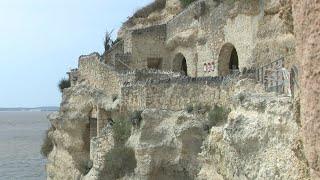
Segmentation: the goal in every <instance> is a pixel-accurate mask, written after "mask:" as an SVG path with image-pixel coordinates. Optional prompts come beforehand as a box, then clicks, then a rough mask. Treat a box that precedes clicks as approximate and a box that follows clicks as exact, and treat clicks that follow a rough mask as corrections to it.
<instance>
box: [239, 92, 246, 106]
mask: <svg viewBox="0 0 320 180" xmlns="http://www.w3.org/2000/svg"><path fill="white" fill-rule="evenodd" d="M245 98H246V97H245V95H243V94H240V96H239V100H240V103H241V104H242V103H243V101H244V99H245Z"/></svg>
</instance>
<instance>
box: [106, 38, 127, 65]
mask: <svg viewBox="0 0 320 180" xmlns="http://www.w3.org/2000/svg"><path fill="white" fill-rule="evenodd" d="M117 54H124V41H119V42H118V43H116V44H115V45H113V46H112V48H111V49H110V50H109V51H107V52H105V55H104V62H105V63H106V64H111V65H115V58H116V55H117Z"/></svg>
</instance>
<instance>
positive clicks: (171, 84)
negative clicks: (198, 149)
mask: <svg viewBox="0 0 320 180" xmlns="http://www.w3.org/2000/svg"><path fill="white" fill-rule="evenodd" d="M245 77H248V76H245ZM250 77H252V76H250ZM241 78H244V77H240V76H226V77H202V78H189V77H177V78H170V79H163V80H155V81H147V82H135V83H132V84H130V83H129V84H128V85H126V86H124V87H122V88H121V97H122V101H123V102H122V104H123V108H125V109H127V110H129V111H133V110H139V109H146V108H150V109H152V108H155V109H168V110H182V109H185V108H186V107H187V106H188V105H199V104H201V105H208V106H211V107H212V106H214V105H216V104H223V105H225V104H226V103H227V102H228V101H230V100H229V99H228V98H229V97H230V94H231V93H233V90H234V85H235V83H236V82H237V81H239V79H241Z"/></svg>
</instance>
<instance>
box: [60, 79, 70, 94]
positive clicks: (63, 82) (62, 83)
mask: <svg viewBox="0 0 320 180" xmlns="http://www.w3.org/2000/svg"><path fill="white" fill-rule="evenodd" d="M58 86H59V89H60V92H62V91H63V89H65V88H69V87H70V86H71V83H70V81H69V79H65V78H63V79H61V80H60V82H59V85H58Z"/></svg>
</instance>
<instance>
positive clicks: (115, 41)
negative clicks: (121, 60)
mask: <svg viewBox="0 0 320 180" xmlns="http://www.w3.org/2000/svg"><path fill="white" fill-rule="evenodd" d="M120 41H121V39H120V38H117V39H116V40H114V41H112V46H113V45H115V44H117V43H118V42H120Z"/></svg>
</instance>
